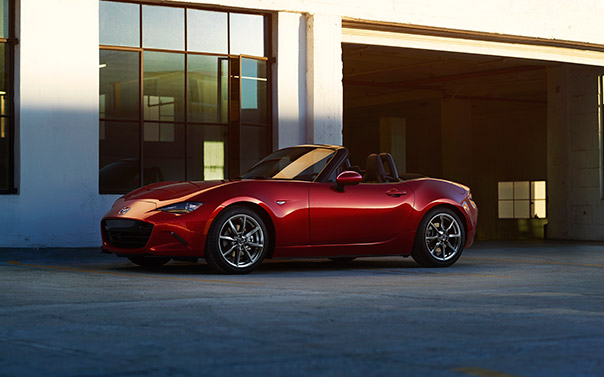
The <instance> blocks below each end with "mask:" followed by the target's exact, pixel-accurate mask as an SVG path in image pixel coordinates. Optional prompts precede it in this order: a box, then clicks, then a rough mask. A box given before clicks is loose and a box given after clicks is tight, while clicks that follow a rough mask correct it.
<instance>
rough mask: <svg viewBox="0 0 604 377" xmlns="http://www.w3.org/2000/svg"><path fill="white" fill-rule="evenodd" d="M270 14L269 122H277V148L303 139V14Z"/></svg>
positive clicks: (297, 142)
mask: <svg viewBox="0 0 604 377" xmlns="http://www.w3.org/2000/svg"><path fill="white" fill-rule="evenodd" d="M274 18H275V19H276V20H273V25H274V26H273V30H276V33H274V34H275V35H273V40H274V41H275V42H273V43H274V46H275V47H276V48H275V49H274V53H275V55H276V59H277V60H276V64H275V67H274V70H275V74H273V77H275V83H274V85H273V87H274V88H275V91H274V92H273V104H274V119H273V124H278V125H279V126H278V127H277V128H276V129H275V133H276V134H277V148H285V147H290V146H292V145H298V144H304V143H305V142H306V122H307V120H306V117H307V115H308V114H307V111H308V110H307V106H306V101H307V93H306V63H307V62H306V17H305V15H303V14H300V13H291V12H279V13H278V14H277V15H276V16H275V17H274Z"/></svg>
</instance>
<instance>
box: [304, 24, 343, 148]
mask: <svg viewBox="0 0 604 377" xmlns="http://www.w3.org/2000/svg"><path fill="white" fill-rule="evenodd" d="M306 41H307V51H308V53H307V66H308V72H307V76H306V82H307V88H308V91H307V94H308V96H307V98H308V99H307V106H308V118H307V141H308V142H309V143H316V144H342V114H343V89H342V18H341V17H340V16H333V15H323V14H314V15H310V16H308V21H307V34H306Z"/></svg>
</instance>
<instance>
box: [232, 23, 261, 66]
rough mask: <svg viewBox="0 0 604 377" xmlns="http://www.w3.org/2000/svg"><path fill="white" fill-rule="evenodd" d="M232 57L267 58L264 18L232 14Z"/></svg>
mask: <svg viewBox="0 0 604 377" xmlns="http://www.w3.org/2000/svg"><path fill="white" fill-rule="evenodd" d="M230 16H231V25H230V28H231V51H230V53H231V55H252V56H265V51H264V16H260V15H257V14H241V13H231V14H230Z"/></svg>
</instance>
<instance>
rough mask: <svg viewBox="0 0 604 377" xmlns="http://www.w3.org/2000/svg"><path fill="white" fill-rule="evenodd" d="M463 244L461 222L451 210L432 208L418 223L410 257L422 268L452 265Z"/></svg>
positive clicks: (440, 207)
mask: <svg viewBox="0 0 604 377" xmlns="http://www.w3.org/2000/svg"><path fill="white" fill-rule="evenodd" d="M465 244H466V229H465V227H464V225H463V222H462V219H461V218H460V217H459V215H458V214H457V213H456V212H455V211H453V210H452V209H450V208H448V207H444V206H439V207H435V208H433V209H431V210H430V211H428V213H427V214H426V215H425V216H424V218H423V219H422V221H421V222H420V223H419V227H418V228H417V233H416V235H415V243H414V245H413V251H412V252H411V256H412V257H413V259H414V260H415V262H416V263H417V264H419V265H420V266H423V267H449V266H451V265H452V264H453V263H455V262H456V261H457V260H458V259H459V257H460V256H461V253H462V252H463V248H464V245H465Z"/></svg>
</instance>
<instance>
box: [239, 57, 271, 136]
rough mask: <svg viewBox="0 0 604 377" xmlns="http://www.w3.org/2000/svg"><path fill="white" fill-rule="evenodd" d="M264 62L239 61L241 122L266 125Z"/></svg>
mask: <svg viewBox="0 0 604 377" xmlns="http://www.w3.org/2000/svg"><path fill="white" fill-rule="evenodd" d="M266 83H267V76H266V61H261V60H253V59H246V58H242V59H241V121H242V122H246V123H255V124H266V123H267V103H266V89H267V88H266Z"/></svg>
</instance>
